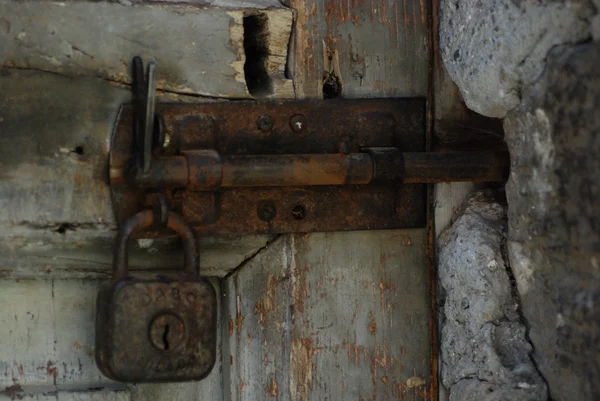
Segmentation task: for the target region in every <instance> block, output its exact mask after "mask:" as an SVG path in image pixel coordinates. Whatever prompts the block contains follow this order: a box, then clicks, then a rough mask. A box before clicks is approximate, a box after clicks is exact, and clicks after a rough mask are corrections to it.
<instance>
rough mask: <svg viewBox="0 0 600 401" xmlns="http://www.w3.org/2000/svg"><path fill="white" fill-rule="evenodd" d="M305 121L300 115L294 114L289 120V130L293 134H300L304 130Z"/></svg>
mask: <svg viewBox="0 0 600 401" xmlns="http://www.w3.org/2000/svg"><path fill="white" fill-rule="evenodd" d="M306 125H307V121H306V117H304V116H303V115H302V114H295V115H293V116H292V118H290V128H291V129H292V131H294V132H301V131H304V130H305V129H306Z"/></svg>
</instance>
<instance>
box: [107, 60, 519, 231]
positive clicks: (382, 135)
mask: <svg viewBox="0 0 600 401" xmlns="http://www.w3.org/2000/svg"><path fill="white" fill-rule="evenodd" d="M134 64H135V63H134ZM139 64H141V60H140V62H139V63H138V64H136V65H137V66H138V67H136V68H137V71H139V69H140V68H139ZM153 70H154V67H153V66H152V65H151V66H149V72H148V78H147V80H145V82H144V84H145V87H146V88H147V91H146V94H145V96H142V95H139V96H138V95H136V99H140V98H141V99H143V100H144V102H145V103H144V102H137V103H135V107H133V108H132V107H130V106H123V107H122V109H121V111H120V113H119V117H118V121H117V123H116V126H115V130H114V134H113V138H112V143H111V151H110V185H111V189H112V193H113V202H114V208H115V212H116V216H117V220H118V221H119V222H122V221H124V220H125V219H126V218H128V217H130V216H132V215H133V214H135V213H136V212H138V211H139V210H140V209H142V208H144V207H147V206H148V205H149V204H155V201H153V200H152V199H151V198H152V197H154V196H155V195H156V194H157V193H160V194H162V196H164V199H166V200H167V202H168V203H169V208H170V209H172V210H175V211H178V212H179V213H181V214H183V216H184V217H185V218H186V220H187V221H188V222H190V223H191V224H192V226H193V227H194V229H195V230H197V231H198V232H211V233H218V234H233V235H237V234H248V233H285V232H311V231H338V230H362V229H391V228H414V227H423V226H424V225H425V221H426V186H425V185H424V184H425V183H432V182H442V181H502V180H503V179H505V178H506V176H507V172H508V154H507V153H505V152H503V151H500V152H444V153H442V152H438V153H435V152H425V148H426V146H425V137H426V135H425V132H426V130H425V113H426V107H425V106H426V104H425V99H423V98H403V99H355V100H339V99H336V100H327V101H314V100H301V101H285V102H281V101H280V102H219V103H205V104H157V105H156V110H155V111H153V108H154V101H153V98H154V97H153V96H151V95H150V93H149V92H150V89H151V88H152V87H153V82H154V79H153V74H152V71H153ZM136 76H137V77H139V76H140V74H137V75H136ZM141 76H142V77H143V74H142V75H141ZM138 79H142V78H138ZM134 87H135V88H138V89H137V91H138V93H139V85H137V86H134ZM142 110H144V111H143V113H144V115H143V116H140V113H142ZM150 116H152V117H150ZM152 121H158V122H159V123H158V124H154V127H158V128H156V129H153V128H152V125H153V124H152ZM140 126H141V127H140ZM140 132H143V135H140V134H139V133H140ZM149 132H150V133H153V134H152V135H151V134H150V133H149ZM136 133H137V134H136ZM165 136H167V137H169V138H170V140H169V141H168V144H165V145H164V146H163V141H162V140H161V139H160V138H161V137H163V138H164V137H165ZM140 138H142V139H140Z"/></svg>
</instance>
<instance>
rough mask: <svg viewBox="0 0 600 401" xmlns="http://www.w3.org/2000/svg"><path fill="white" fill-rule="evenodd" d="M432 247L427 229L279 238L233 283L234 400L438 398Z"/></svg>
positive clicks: (228, 342)
mask: <svg viewBox="0 0 600 401" xmlns="http://www.w3.org/2000/svg"><path fill="white" fill-rule="evenodd" d="M349 244H352V246H348V245H349ZM426 244H427V235H426V230H423V229H419V230H402V231H377V232H346V233H317V234H310V235H306V236H285V237H283V236H282V237H280V238H279V239H278V240H276V241H274V242H273V243H272V244H270V246H269V247H268V248H266V249H265V250H263V251H262V252H261V253H260V254H259V255H257V256H256V257H255V258H254V259H252V260H251V261H250V262H249V263H248V264H247V265H245V266H244V268H243V269H241V270H239V271H238V272H236V273H235V274H234V275H233V276H231V277H230V278H229V279H228V281H227V284H226V285H227V287H226V288H227V290H226V305H225V307H226V308H227V309H226V310H227V311H226V312H225V313H224V319H228V320H229V324H228V326H225V327H223V336H224V341H223V344H224V349H225V351H224V361H225V366H224V368H225V369H224V382H225V383H228V382H229V383H230V385H229V394H227V393H226V394H225V399H226V400H236V401H238V400H240V401H241V400H256V399H269V398H270V397H273V398H276V399H279V400H294V401H307V400H321V399H327V400H330V401H335V400H340V401H341V400H348V399H365V400H367V399H377V398H378V397H380V398H381V399H386V397H387V398H393V399H404V400H421V399H429V396H430V395H429V388H430V387H429V386H430V383H431V361H430V359H429V356H430V355H431V350H430V343H431V342H430V326H429V325H430V323H431V319H432V317H431V309H430V301H429V296H428V288H429V281H428V272H427V270H426V269H425V268H424V266H425V265H426V252H425V249H426V246H427V245H426ZM225 316H227V317H225ZM228 353H229V354H228ZM228 355H229V356H228ZM228 359H229V366H227V362H226V361H227V360H228Z"/></svg>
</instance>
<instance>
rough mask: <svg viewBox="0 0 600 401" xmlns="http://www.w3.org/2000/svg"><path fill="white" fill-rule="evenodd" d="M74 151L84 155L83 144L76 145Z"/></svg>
mask: <svg viewBox="0 0 600 401" xmlns="http://www.w3.org/2000/svg"><path fill="white" fill-rule="evenodd" d="M73 153H77V154H78V155H79V156H81V155H83V153H84V151H83V146H81V145H80V146H75V149H73Z"/></svg>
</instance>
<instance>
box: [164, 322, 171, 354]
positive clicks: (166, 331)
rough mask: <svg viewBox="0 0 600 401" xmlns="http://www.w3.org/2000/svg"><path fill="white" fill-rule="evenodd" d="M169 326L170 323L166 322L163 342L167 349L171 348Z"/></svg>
mask: <svg viewBox="0 0 600 401" xmlns="http://www.w3.org/2000/svg"><path fill="white" fill-rule="evenodd" d="M169 327H170V325H168V324H165V332H164V333H163V344H164V349H165V351H168V350H169Z"/></svg>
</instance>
